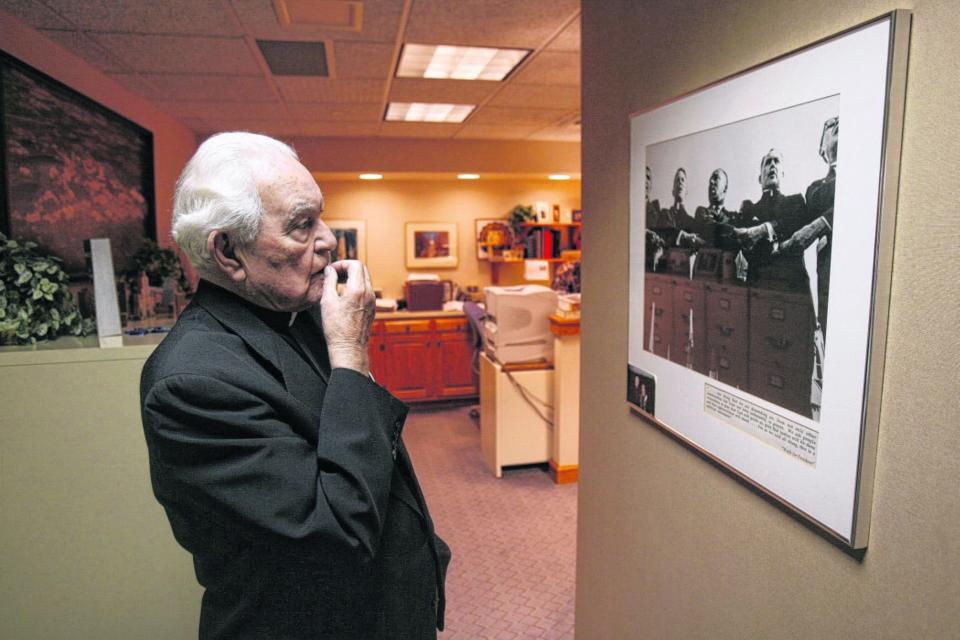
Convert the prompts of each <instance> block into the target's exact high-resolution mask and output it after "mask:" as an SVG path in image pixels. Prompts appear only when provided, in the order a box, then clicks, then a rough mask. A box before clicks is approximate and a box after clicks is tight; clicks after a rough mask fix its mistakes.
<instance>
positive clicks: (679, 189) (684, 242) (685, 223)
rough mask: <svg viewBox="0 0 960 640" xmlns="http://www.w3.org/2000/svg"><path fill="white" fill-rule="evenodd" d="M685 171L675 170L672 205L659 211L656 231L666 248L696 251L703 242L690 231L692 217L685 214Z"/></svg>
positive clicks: (682, 169)
mask: <svg viewBox="0 0 960 640" xmlns="http://www.w3.org/2000/svg"><path fill="white" fill-rule="evenodd" d="M686 199H687V170H686V169H684V168H683V167H680V168H679V169H677V172H676V173H675V174H674V175H673V204H672V205H670V206H669V207H667V208H666V209H660V214H659V216H658V217H657V226H656V230H657V233H658V235H659V236H660V237H661V238H662V239H663V241H664V243H665V244H666V245H667V246H674V247H682V248H685V249H697V248H698V247H701V246H703V240H702V239H701V238H700V237H699V236H697V234H695V233H694V232H693V231H692V230H691V229H692V228H693V226H694V224H693V223H694V221H693V216H691V215H690V214H689V213H687V207H686V204H685V203H686Z"/></svg>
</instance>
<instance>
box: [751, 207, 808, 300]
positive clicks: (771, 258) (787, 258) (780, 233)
mask: <svg viewBox="0 0 960 640" xmlns="http://www.w3.org/2000/svg"><path fill="white" fill-rule="evenodd" d="M767 222H769V223H770V226H771V227H773V233H774V240H775V241H777V242H783V241H784V240H786V239H788V238H789V237H790V236H791V235H792V234H793V232H794V231H796V230H797V229H799V228H800V227H802V226H803V225H805V224H806V223H807V222H808V220H807V212H806V207H805V205H804V201H803V196H801V195H800V194H799V193H797V194H794V195H790V196H785V195H783V194H782V193H779V192H778V193H771V192H769V191H766V192H764V193H763V196H762V197H761V198H760V199H759V200H758V201H757V202H751V201H749V200H746V201H744V203H743V206H742V207H741V208H740V226H745V227H752V226H755V225H759V224H763V223H767ZM744 254H745V255H746V257H747V260H748V261H749V263H750V266H749V269H748V276H747V279H748V281H749V282H750V283H752V284H757V285H761V286H763V285H774V286H778V287H785V288H787V289H793V290H796V291H806V290H807V287H808V284H809V280H808V278H807V270H806V268H805V267H804V266H803V256H800V255H794V254H789V255H780V254H774V253H773V243H771V242H768V241H766V240H765V241H763V242H760V243H758V244H757V245H756V246H755V247H754V248H753V249H752V250H750V251H744Z"/></svg>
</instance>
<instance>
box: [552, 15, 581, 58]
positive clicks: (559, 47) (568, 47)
mask: <svg viewBox="0 0 960 640" xmlns="http://www.w3.org/2000/svg"><path fill="white" fill-rule="evenodd" d="M544 51H571V52H576V53H580V16H577V19H576V20H574V21H573V22H571V23H570V24H569V25H567V28H566V29H564V30H563V31H561V32H560V33H559V34H558V35H557V37H556V38H554V40H553V42H551V43H550V44H549V45H547V48H546V49H544Z"/></svg>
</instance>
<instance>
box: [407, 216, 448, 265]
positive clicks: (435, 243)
mask: <svg viewBox="0 0 960 640" xmlns="http://www.w3.org/2000/svg"><path fill="white" fill-rule="evenodd" d="M406 255H407V261H406V264H407V268H408V269H427V268H431V267H433V268H435V267H440V268H445V267H446V268H454V267H456V266H457V225H456V223H450V222H408V223H407V233H406Z"/></svg>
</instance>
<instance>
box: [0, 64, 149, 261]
mask: <svg viewBox="0 0 960 640" xmlns="http://www.w3.org/2000/svg"><path fill="white" fill-rule="evenodd" d="M0 123H2V126H0V147H2V149H0V152H2V161H0V167H2V168H3V176H2V184H0V232H3V233H5V234H6V235H7V236H9V237H11V238H15V239H20V240H31V241H33V242H36V243H37V244H38V245H39V246H40V248H41V249H42V250H43V251H45V252H47V253H51V254H53V255H54V256H56V257H58V258H60V259H61V260H62V261H63V268H64V271H66V272H67V274H68V275H70V277H71V278H72V279H85V278H87V277H88V274H87V260H86V257H85V255H84V245H83V242H84V240H89V239H91V238H108V239H109V240H110V246H111V248H112V250H113V265H114V267H115V268H116V270H117V273H122V272H124V271H126V270H129V269H130V268H131V267H132V266H133V256H134V254H135V253H136V252H137V250H138V249H139V248H140V247H141V246H142V245H143V243H144V240H156V228H155V222H154V217H155V212H154V201H153V200H154V195H153V138H152V135H151V133H150V132H149V131H147V130H146V129H143V128H142V127H140V126H139V125H137V124H135V123H133V122H131V121H130V120H127V119H126V118H124V117H122V116H120V115H118V114H117V113H115V112H113V111H111V110H109V109H107V108H106V107H104V106H102V105H100V104H98V103H96V102H94V101H93V100H91V99H89V98H87V97H86V96H83V95H81V94H79V93H77V92H76V91H74V90H73V89H71V88H69V87H67V86H66V85H64V84H61V83H60V82H58V81H56V80H54V79H53V78H51V77H49V76H47V75H46V74H44V73H41V72H40V71H37V70H36V69H34V68H32V67H30V66H28V65H26V64H24V63H22V62H20V61H19V60H17V59H15V58H13V57H11V56H8V55H6V54H3V53H2V52H0Z"/></svg>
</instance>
